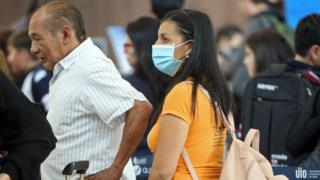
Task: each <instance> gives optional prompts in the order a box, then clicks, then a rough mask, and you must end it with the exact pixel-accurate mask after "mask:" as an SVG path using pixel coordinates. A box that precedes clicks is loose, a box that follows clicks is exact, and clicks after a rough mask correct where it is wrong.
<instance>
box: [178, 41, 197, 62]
mask: <svg viewBox="0 0 320 180" xmlns="http://www.w3.org/2000/svg"><path fill="white" fill-rule="evenodd" d="M193 41H194V40H193V39H189V40H187V41H186V42H183V43H181V44H179V45H177V46H176V47H175V48H177V47H180V46H183V45H184V44H187V43H188V42H193ZM190 53H191V52H190ZM190 53H189V54H190ZM189 54H187V55H185V56H183V57H182V58H181V59H179V60H178V61H183V60H185V59H188V58H189Z"/></svg>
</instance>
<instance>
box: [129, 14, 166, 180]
mask: <svg viewBox="0 0 320 180" xmlns="http://www.w3.org/2000/svg"><path fill="white" fill-rule="evenodd" d="M159 25H160V22H159V20H157V19H154V18H151V17H141V18H139V19H137V20H135V21H133V22H131V23H129V24H128V26H127V34H128V37H127V42H126V43H125V44H124V48H125V53H126V55H127V58H128V61H129V64H130V65H131V66H132V67H133V68H134V74H133V75H130V76H124V79H126V80H127V81H128V82H129V83H130V84H131V85H132V86H133V87H135V88H136V89H137V90H138V91H140V92H142V93H143V95H145V96H146V97H147V99H148V100H149V101H150V102H151V104H152V106H153V107H154V110H156V109H157V108H158V107H159V105H160V103H161V102H162V100H163V98H164V93H165V89H166V87H167V85H168V83H169V76H167V75H165V74H163V73H161V72H160V71H159V70H157V69H156V67H155V66H154V64H153V62H152V57H151V52H152V48H151V47H152V45H153V44H154V43H155V42H156V40H157V32H158V29H159ZM151 119H152V118H151ZM150 122H151V121H150ZM150 128H151V123H149V126H148V128H147V130H146V132H145V134H144V137H143V139H142V142H141V143H140V144H139V146H138V148H137V150H136V151H135V153H134V155H133V165H134V166H135V167H134V168H135V170H136V174H137V177H138V179H143V178H144V179H147V178H148V175H149V172H150V169H151V164H152V154H151V153H150V151H149V148H148V146H147V140H146V138H147V135H148V133H149V130H150Z"/></svg>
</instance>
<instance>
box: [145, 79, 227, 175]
mask: <svg viewBox="0 0 320 180" xmlns="http://www.w3.org/2000/svg"><path fill="white" fill-rule="evenodd" d="M191 94H192V84H187V83H179V84H177V85H176V86H175V87H174V88H173V89H172V90H171V91H170V92H169V94H168V95H167V96H166V98H165V102H164V105H163V109H162V112H161V114H160V116H161V115H165V114H172V115H175V116H177V117H179V118H181V119H182V120H184V121H186V122H187V124H188V125H189V131H188V135H187V139H186V142H185V148H186V150H187V152H188V154H189V156H190V159H191V161H192V164H193V167H194V168H195V170H196V173H197V176H198V177H199V179H200V180H206V179H208V180H209V179H210V180H212V179H218V178H219V176H220V173H221V169H222V160H223V154H224V145H225V139H226V130H225V129H224V128H223V129H221V128H219V127H221V124H220V123H219V127H218V126H217V125H216V123H215V120H214V119H215V116H214V111H213V109H212V106H211V103H210V101H209V99H208V98H207V96H206V95H205V94H204V93H203V92H202V91H201V90H200V89H199V88H198V89H197V99H196V113H195V116H194V117H193V116H192V109H191V103H192V99H191ZM218 117H219V120H218V122H221V121H220V120H221V119H220V116H218ZM159 130H160V123H159V122H157V123H156V124H155V125H154V126H153V128H152V129H151V131H150V133H149V135H148V139H147V140H148V145H149V148H150V150H151V152H153V153H154V152H155V151H156V147H157V139H158V134H159ZM172 131H174V129H172ZM173 179H174V180H188V179H190V180H191V176H190V174H189V171H188V169H187V167H186V165H185V163H184V160H183V158H182V156H181V155H180V157H179V161H178V164H177V169H176V172H175V174H174V176H173Z"/></svg>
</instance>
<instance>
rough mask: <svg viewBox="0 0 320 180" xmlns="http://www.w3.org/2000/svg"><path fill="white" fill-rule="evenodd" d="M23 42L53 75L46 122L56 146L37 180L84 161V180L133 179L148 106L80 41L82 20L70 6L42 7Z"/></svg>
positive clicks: (57, 175)
mask: <svg viewBox="0 0 320 180" xmlns="http://www.w3.org/2000/svg"><path fill="white" fill-rule="evenodd" d="M29 36H30V37H31V39H32V47H31V51H32V52H33V53H34V54H36V55H37V57H38V58H39V59H40V61H41V62H42V64H43V66H44V67H45V68H47V69H52V70H53V77H52V79H51V81H50V87H49V88H50V95H49V96H50V101H49V112H48V115H47V118H48V120H49V122H50V123H51V125H52V128H53V131H54V134H55V135H56V137H57V140H58V142H57V147H56V149H55V150H54V151H53V152H52V154H51V155H50V156H49V157H48V158H47V160H46V161H45V162H44V163H43V164H42V167H41V173H42V174H41V175H42V178H43V179H45V180H51V179H52V180H53V179H61V178H62V176H61V171H62V169H63V167H64V166H65V165H66V164H68V163H70V162H72V161H77V160H89V161H90V167H89V169H88V174H92V176H89V177H87V179H89V180H90V179H95V180H98V179H120V177H121V176H122V179H135V175H134V171H133V168H132V163H131V161H129V163H128V164H127V162H128V160H129V158H130V156H131V155H132V153H133V151H134V150H135V149H136V147H137V145H138V144H139V142H140V140H141V138H142V136H143V133H144V131H145V128H146V125H147V121H148V118H149V116H150V114H151V111H152V107H151V105H150V103H149V102H147V101H146V99H145V97H144V96H143V95H142V94H141V93H139V92H138V91H136V90H135V89H134V88H133V87H132V86H130V85H129V83H128V82H127V81H125V80H123V79H122V78H121V76H120V74H119V73H118V71H117V70H116V68H115V66H114V65H113V63H112V61H111V60H110V59H108V58H106V57H105V55H104V54H103V53H102V52H101V51H100V50H99V49H98V47H96V46H95V45H94V44H93V43H92V40H91V39H90V38H87V39H86V34H85V29H84V22H83V18H82V16H81V14H80V12H79V11H78V10H77V9H76V8H75V6H73V5H72V4H70V3H66V2H63V1H52V2H50V3H48V4H46V5H44V6H42V7H41V8H40V9H38V10H37V11H36V12H35V14H34V15H33V16H32V17H31V20H30V25H29ZM123 122H124V123H123ZM126 164H127V166H126ZM125 166H126V168H125ZM122 172H123V173H122Z"/></svg>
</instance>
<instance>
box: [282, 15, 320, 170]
mask: <svg viewBox="0 0 320 180" xmlns="http://www.w3.org/2000/svg"><path fill="white" fill-rule="evenodd" d="M319 29H320V14H318V13H317V14H310V15H307V16H305V17H304V18H302V19H301V20H300V21H299V23H298V26H297V28H296V31H295V51H296V57H295V60H292V61H290V62H289V64H288V65H289V66H291V67H293V68H296V69H297V70H298V71H301V70H304V71H308V72H310V71H311V72H312V73H313V75H312V76H307V78H309V81H310V82H311V83H312V84H314V87H315V93H314V94H313V96H312V100H311V101H309V102H308V104H306V106H305V107H304V108H303V110H302V111H301V114H300V117H299V118H297V119H295V121H294V122H293V123H292V125H291V128H290V131H289V133H288V137H287V140H286V147H287V149H288V151H289V152H290V153H291V154H292V155H293V156H294V157H295V158H297V159H301V164H300V165H301V166H308V167H319V165H320V156H319V154H320V125H319V122H320V121H319V120H320V114H319V108H320V88H319V87H320V78H319V77H320V31H319Z"/></svg>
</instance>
